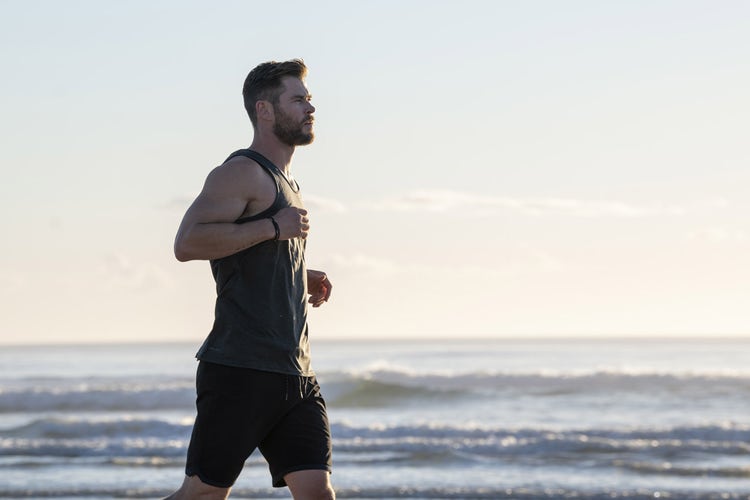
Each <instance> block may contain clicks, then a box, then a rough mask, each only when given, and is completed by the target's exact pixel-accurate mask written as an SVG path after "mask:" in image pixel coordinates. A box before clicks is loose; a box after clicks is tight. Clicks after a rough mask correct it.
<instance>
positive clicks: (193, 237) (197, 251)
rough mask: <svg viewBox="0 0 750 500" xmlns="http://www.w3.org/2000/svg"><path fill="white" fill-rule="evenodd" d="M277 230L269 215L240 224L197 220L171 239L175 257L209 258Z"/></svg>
mask: <svg viewBox="0 0 750 500" xmlns="http://www.w3.org/2000/svg"><path fill="white" fill-rule="evenodd" d="M275 235H276V231H275V229H274V227H273V224H272V223H271V221H270V220H269V219H261V220H257V221H252V222H246V223H243V224H235V223H233V222H217V223H197V224H193V225H191V226H189V227H187V228H184V229H181V230H180V232H178V233H177V237H176V238H175V243H174V253H175V257H177V260H179V261H181V262H185V261H188V260H211V259H220V258H222V257H226V256H228V255H232V254H235V253H237V252H240V251H242V250H245V249H246V248H250V247H252V246H255V245H257V244H258V243H262V242H264V241H266V240H271V239H273V238H274V237H275Z"/></svg>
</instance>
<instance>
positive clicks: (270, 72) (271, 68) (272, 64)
mask: <svg viewBox="0 0 750 500" xmlns="http://www.w3.org/2000/svg"><path fill="white" fill-rule="evenodd" d="M286 76H293V77H295V78H299V79H300V80H303V79H304V78H305V76H307V66H305V62H304V61H303V60H302V59H292V60H290V61H284V62H276V61H268V62H264V63H261V64H259V65H257V66H256V67H255V68H253V70H252V71H250V73H248V75H247V78H245V84H244V85H243V86H242V98H243V100H244V101H245V109H246V110H247V114H248V116H250V121H251V122H252V124H253V127H255V125H256V123H257V121H258V117H257V115H256V114H255V103H256V102H258V101H270V102H272V103H273V104H277V103H278V102H279V96H280V95H281V93H282V92H283V87H282V83H281V80H282V78H284V77H286Z"/></svg>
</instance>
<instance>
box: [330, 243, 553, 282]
mask: <svg viewBox="0 0 750 500" xmlns="http://www.w3.org/2000/svg"><path fill="white" fill-rule="evenodd" d="M322 264H323V265H324V267H325V268H326V269H330V270H336V271H341V272H347V273H361V274H373V275H377V276H381V277H385V276H393V275H411V276H415V275H418V276H436V275H440V274H450V275H451V276H452V277H454V278H455V277H471V278H476V279H481V280H486V279H487V278H488V277H490V276H503V277H506V276H513V275H518V274H524V273H529V272H531V273H544V274H548V273H557V272H561V271H565V270H566V268H567V267H566V266H565V264H564V263H563V262H562V261H561V260H560V259H558V258H557V257H555V256H553V255H551V254H550V253H548V252H546V251H544V250H540V249H538V248H533V247H531V246H528V245H517V246H513V247H509V248H505V249H504V250H502V251H499V252H498V253H497V254H496V257H495V259H494V261H493V262H485V263H484V264H481V265H480V264H474V263H466V262H464V261H457V263H456V264H453V265H451V264H445V263H444V264H440V265H431V264H428V263H414V262H411V263H409V262H405V261H394V260H389V259H385V258H382V257H377V256H373V255H365V254H361V253H356V254H351V255H342V254H333V255H330V256H328V257H327V258H326V262H323V263H322Z"/></svg>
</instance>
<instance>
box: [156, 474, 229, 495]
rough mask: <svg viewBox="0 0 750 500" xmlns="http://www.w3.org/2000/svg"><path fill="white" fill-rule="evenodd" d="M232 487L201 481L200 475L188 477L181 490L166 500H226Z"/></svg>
mask: <svg viewBox="0 0 750 500" xmlns="http://www.w3.org/2000/svg"><path fill="white" fill-rule="evenodd" d="M229 490H230V488H217V487H216V486H211V485H208V484H206V483H204V482H203V481H201V480H200V479H199V478H198V476H190V477H186V478H185V481H184V482H183V483H182V486H181V487H180V489H179V490H177V491H175V492H174V493H172V494H171V495H169V496H168V497H167V498H165V499H164V500H199V499H200V500H226V498H228V497H229Z"/></svg>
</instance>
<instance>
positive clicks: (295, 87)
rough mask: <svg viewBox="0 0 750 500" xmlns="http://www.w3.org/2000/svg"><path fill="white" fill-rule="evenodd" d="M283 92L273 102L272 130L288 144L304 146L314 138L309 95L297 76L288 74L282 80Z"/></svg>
mask: <svg viewBox="0 0 750 500" xmlns="http://www.w3.org/2000/svg"><path fill="white" fill-rule="evenodd" d="M282 84H283V85H284V92H282V94H281V95H280V96H279V100H278V103H274V108H273V109H274V117H275V122H274V125H273V131H274V133H275V134H276V137H278V138H279V140H280V141H281V142H283V143H284V144H288V145H289V146H304V145H306V144H310V143H311V142H312V141H313V139H314V138H315V133H314V132H313V120H314V118H313V115H312V114H313V113H314V112H315V107H314V106H313V105H312V104H310V99H311V97H312V96H311V95H310V93H309V92H308V91H307V88H306V87H305V84H304V83H302V80H300V79H299V78H294V77H291V76H288V77H286V78H284V79H283V80H282Z"/></svg>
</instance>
